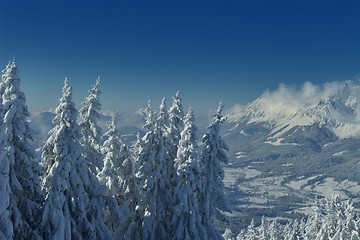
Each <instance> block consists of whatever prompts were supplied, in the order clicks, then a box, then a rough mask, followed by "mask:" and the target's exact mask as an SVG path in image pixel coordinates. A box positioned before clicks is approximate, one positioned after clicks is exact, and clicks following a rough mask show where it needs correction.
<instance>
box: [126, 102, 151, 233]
mask: <svg viewBox="0 0 360 240" xmlns="http://www.w3.org/2000/svg"><path fill="white" fill-rule="evenodd" d="M149 107H150V106H149ZM148 110H149V108H148ZM136 137H137V139H136V142H135V143H134V145H133V146H131V154H130V155H131V160H132V163H133V173H132V178H131V179H129V181H128V185H127V188H126V191H125V202H124V204H123V206H122V210H123V211H122V212H123V215H124V218H123V220H122V226H123V228H122V229H120V233H121V234H122V236H120V237H119V239H138V238H139V237H140V236H141V235H142V233H140V232H139V229H141V227H140V226H141V225H142V222H143V216H142V215H141V210H142V208H141V207H140V206H139V202H140V197H141V195H142V194H141V192H142V191H141V189H140V186H142V184H141V182H142V181H141V180H142V178H139V177H136V175H135V173H137V172H138V170H139V168H140V166H141V159H142V158H141V157H140V156H141V153H142V151H143V150H142V149H143V146H142V145H143V142H142V139H141V138H140V134H139V133H138V134H137V135H136ZM139 190H140V191H139Z"/></svg>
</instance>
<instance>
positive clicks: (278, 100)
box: [228, 81, 360, 138]
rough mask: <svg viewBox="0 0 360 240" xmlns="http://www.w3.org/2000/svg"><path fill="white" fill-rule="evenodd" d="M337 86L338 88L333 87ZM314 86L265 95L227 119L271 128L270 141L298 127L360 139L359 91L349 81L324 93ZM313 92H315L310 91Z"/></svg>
mask: <svg viewBox="0 0 360 240" xmlns="http://www.w3.org/2000/svg"><path fill="white" fill-rule="evenodd" d="M334 86H336V87H334ZM314 88H318V87H316V86H313V85H312V84H311V83H307V84H305V85H304V87H303V89H301V90H299V91H296V90H294V89H288V88H287V87H286V86H280V88H279V89H278V90H276V91H274V92H266V93H265V94H263V96H261V97H260V98H258V99H256V100H255V101H254V102H251V103H250V104H248V105H246V106H245V107H244V108H243V109H241V110H240V111H233V112H231V113H229V115H228V121H229V123H240V124H255V123H263V124H266V125H268V126H269V127H271V128H272V131H271V132H270V135H269V137H270V138H280V137H281V136H282V135H283V134H284V133H286V132H287V131H289V130H290V129H292V128H294V127H297V126H311V125H314V124H317V125H319V126H320V127H326V128H328V129H329V130H331V131H332V132H334V133H335V134H336V136H337V137H339V138H347V137H352V136H359V135H360V107H359V99H360V87H359V85H357V84H355V83H354V82H351V81H348V82H344V83H342V84H339V83H338V84H334V85H331V87H330V86H328V87H326V86H323V88H322V89H321V90H319V89H318V90H316V89H314ZM309 89H312V90H309ZM309 91H310V92H312V93H309Z"/></svg>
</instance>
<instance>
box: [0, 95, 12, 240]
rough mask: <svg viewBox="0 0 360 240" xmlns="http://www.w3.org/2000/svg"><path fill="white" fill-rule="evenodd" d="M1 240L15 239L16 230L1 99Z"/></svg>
mask: <svg viewBox="0 0 360 240" xmlns="http://www.w3.org/2000/svg"><path fill="white" fill-rule="evenodd" d="M0 101H1V102H0V239H13V237H14V229H13V224H12V222H11V218H10V217H11V216H10V210H9V209H10V196H11V188H10V160H9V158H8V155H7V150H8V140H7V137H6V135H5V124H4V122H3V120H2V119H4V113H3V111H4V110H3V105H2V99H0Z"/></svg>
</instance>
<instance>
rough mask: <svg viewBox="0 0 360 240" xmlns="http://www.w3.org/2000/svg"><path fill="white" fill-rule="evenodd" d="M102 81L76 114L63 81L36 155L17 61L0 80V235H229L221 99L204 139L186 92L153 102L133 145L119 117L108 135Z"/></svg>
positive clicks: (92, 90)
mask: <svg viewBox="0 0 360 240" xmlns="http://www.w3.org/2000/svg"><path fill="white" fill-rule="evenodd" d="M99 84H100V81H99V79H98V80H97V81H96V83H95V85H94V86H93V88H92V89H91V90H90V91H89V95H88V97H86V99H85V100H84V102H83V103H82V107H81V109H80V110H79V111H77V109H76V108H75V104H74V102H73V101H72V88H71V86H70V85H69V82H68V80H67V79H65V82H64V87H63V90H62V96H61V98H60V99H59V106H58V107H57V108H56V110H55V113H56V116H55V117H54V119H53V123H54V127H53V128H52V129H51V130H50V131H49V135H48V138H47V140H46V141H45V143H44V146H43V147H42V150H41V161H40V162H38V161H37V160H36V159H37V157H36V152H35V149H34V146H33V139H32V135H31V129H30V128H29V112H28V109H27V105H26V99H25V95H24V93H23V92H21V91H20V79H19V77H18V69H17V66H16V63H15V61H10V63H9V64H8V65H7V66H6V68H5V69H4V70H3V72H2V79H1V83H0V96H1V98H0V100H1V101H0V119H3V121H0V148H1V149H0V239H68V240H70V239H222V235H221V234H220V233H219V232H218V231H217V229H216V228H215V226H214V224H213V222H212V219H213V218H214V217H219V216H221V211H229V204H228V202H227V201H226V198H225V195H224V184H223V181H222V180H223V178H224V171H223V169H222V166H221V163H227V161H228V159H227V155H226V151H227V150H228V148H227V146H226V144H225V142H224V141H223V140H222V138H221V137H220V134H219V131H220V126H221V124H222V123H223V121H224V118H223V116H222V106H221V104H220V106H219V108H218V109H217V111H216V113H215V115H214V119H213V121H212V122H211V124H210V126H209V127H208V131H207V133H206V134H205V135H204V137H203V138H202V139H201V141H199V140H198V139H197V136H196V133H197V128H196V125H195V124H194V115H193V111H192V110H191V109H189V111H188V112H187V114H186V115H185V114H184V112H183V107H182V103H181V98H180V96H179V93H177V94H176V96H175V97H174V98H173V103H172V106H171V107H170V108H169V110H168V109H167V107H166V103H165V99H163V101H162V102H161V105H160V108H159V110H158V111H157V113H155V112H154V111H153V110H152V107H151V104H150V102H149V103H148V107H147V108H146V123H145V125H144V128H145V129H146V134H145V135H144V136H139V135H138V137H137V141H136V142H135V143H134V144H133V145H132V146H127V145H125V144H124V143H123V142H122V141H121V139H120V138H119V134H118V132H117V129H116V124H115V122H114V118H113V119H112V122H111V123H110V124H109V129H108V131H107V132H105V133H104V134H102V131H101V129H100V127H99V126H98V124H97V121H98V119H99V117H100V115H99V112H100V111H101V104H100V101H99V95H100V93H101V92H100V90H99Z"/></svg>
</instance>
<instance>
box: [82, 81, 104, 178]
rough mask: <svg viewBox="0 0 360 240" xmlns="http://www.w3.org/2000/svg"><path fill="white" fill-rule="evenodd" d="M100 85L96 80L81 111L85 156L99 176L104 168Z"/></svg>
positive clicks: (92, 169) (91, 168)
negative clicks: (98, 122) (100, 119)
mask: <svg viewBox="0 0 360 240" xmlns="http://www.w3.org/2000/svg"><path fill="white" fill-rule="evenodd" d="M99 85H100V78H98V79H96V83H95V85H94V86H93V87H92V88H91V89H90V91H89V96H87V97H86V98H85V101H84V102H83V103H82V105H83V106H82V108H81V109H80V111H79V113H80V123H79V126H80V133H81V144H82V145H83V147H84V152H83V156H84V157H85V158H86V159H87V160H88V161H89V164H90V170H91V171H92V172H93V173H94V174H97V173H98V171H100V170H101V169H102V167H103V159H102V154H101V146H100V143H101V136H102V132H101V128H100V127H99V126H98V124H97V121H98V119H99V118H100V114H99V111H100V110H101V104H100V100H99V95H100V94H101V92H100V90H99Z"/></svg>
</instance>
